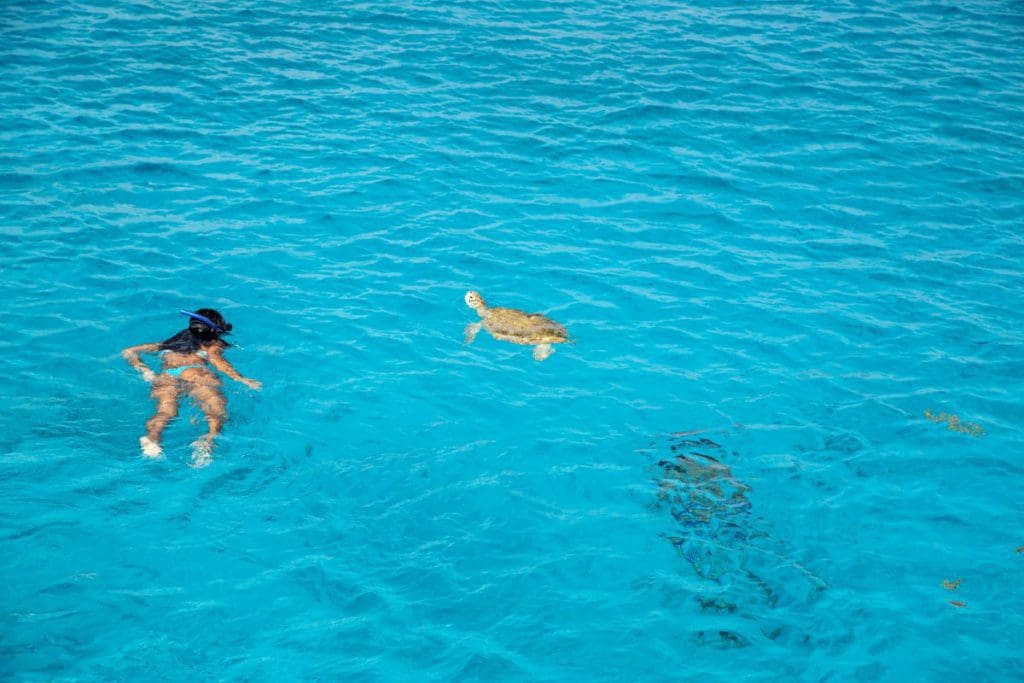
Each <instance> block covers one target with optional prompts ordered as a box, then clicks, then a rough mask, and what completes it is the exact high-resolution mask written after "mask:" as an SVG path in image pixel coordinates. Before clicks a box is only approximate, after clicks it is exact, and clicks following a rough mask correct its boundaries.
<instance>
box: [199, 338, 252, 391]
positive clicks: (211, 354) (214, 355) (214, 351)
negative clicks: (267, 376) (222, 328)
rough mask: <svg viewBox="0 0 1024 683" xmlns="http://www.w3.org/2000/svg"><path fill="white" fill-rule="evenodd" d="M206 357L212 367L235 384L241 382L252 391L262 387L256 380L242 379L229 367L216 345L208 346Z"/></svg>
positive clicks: (229, 364) (236, 371)
mask: <svg viewBox="0 0 1024 683" xmlns="http://www.w3.org/2000/svg"><path fill="white" fill-rule="evenodd" d="M206 357H207V358H209V359H210V363H211V364H212V365H213V367H215V368H217V369H218V370H220V371H221V372H223V373H224V374H225V375H227V376H228V377H230V378H231V379H233V380H235V381H236V382H241V383H242V384H244V385H246V386H247V387H250V388H252V389H259V388H260V387H262V386H263V383H262V382H260V381H258V380H255V379H249V378H248V377H242V375H240V374H239V373H238V370H235V369H234V368H233V367H232V366H231V363H229V362H228V360H227V359H226V358H225V357H224V352H223V351H222V350H221V347H219V346H217V345H213V346H210V347H209V348H207V349H206Z"/></svg>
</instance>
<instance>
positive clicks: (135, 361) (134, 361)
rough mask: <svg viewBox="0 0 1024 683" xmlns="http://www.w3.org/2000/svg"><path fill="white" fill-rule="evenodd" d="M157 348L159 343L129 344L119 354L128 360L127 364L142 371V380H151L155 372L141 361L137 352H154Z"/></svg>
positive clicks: (158, 348)
mask: <svg viewBox="0 0 1024 683" xmlns="http://www.w3.org/2000/svg"><path fill="white" fill-rule="evenodd" d="M159 350H160V345H159V344H139V345H138V346H129V347H128V348H127V349H125V350H124V351H122V352H121V356H122V357H123V358H124V359H125V360H126V361H128V364H129V365H131V366H132V367H133V368H135V369H136V370H138V371H139V372H141V373H142V378H143V379H144V380H146V381H147V382H152V381H153V379H154V378H155V377H156V373H154V372H153V371H152V370H150V369H149V366H148V365H146V364H145V363H143V362H142V359H141V358H139V354H143V353H156V352H157V351H159Z"/></svg>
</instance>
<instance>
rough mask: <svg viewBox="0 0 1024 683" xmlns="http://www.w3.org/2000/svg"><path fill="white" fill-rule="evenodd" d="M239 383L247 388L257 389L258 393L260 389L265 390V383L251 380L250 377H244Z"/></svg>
mask: <svg viewBox="0 0 1024 683" xmlns="http://www.w3.org/2000/svg"><path fill="white" fill-rule="evenodd" d="M239 381H240V382H241V383H242V384H244V385H245V386H247V387H249V388H250V389H255V390H256V391H259V390H260V389H262V388H263V382H260V381H259V380H256V379H249V378H248V377H243V378H242V379H241V380H239Z"/></svg>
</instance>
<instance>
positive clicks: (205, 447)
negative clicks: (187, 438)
mask: <svg viewBox="0 0 1024 683" xmlns="http://www.w3.org/2000/svg"><path fill="white" fill-rule="evenodd" d="M211 462H213V446H212V445H211V444H210V442H209V441H207V440H206V439H199V440H198V441H193V442H192V467H197V468H198V467H206V466H207V465H209V464H210V463H211Z"/></svg>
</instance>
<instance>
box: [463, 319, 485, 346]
mask: <svg viewBox="0 0 1024 683" xmlns="http://www.w3.org/2000/svg"><path fill="white" fill-rule="evenodd" d="M481 328H483V324H482V323H470V324H468V325H466V336H465V339H466V343H467V344H472V343H473V340H474V339H476V335H477V333H478V332H480V330H481Z"/></svg>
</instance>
